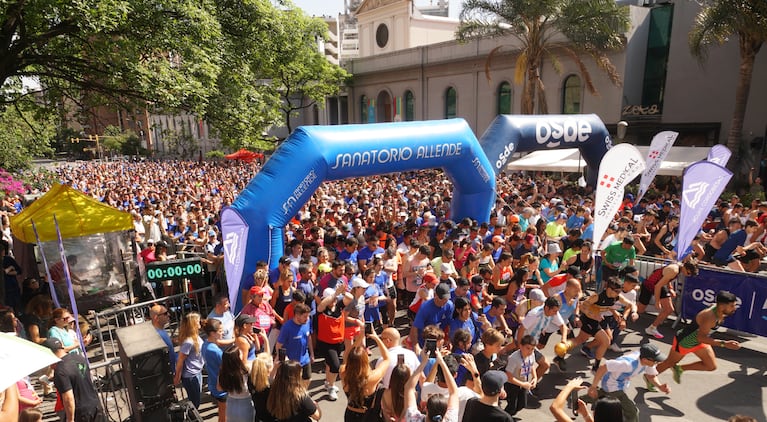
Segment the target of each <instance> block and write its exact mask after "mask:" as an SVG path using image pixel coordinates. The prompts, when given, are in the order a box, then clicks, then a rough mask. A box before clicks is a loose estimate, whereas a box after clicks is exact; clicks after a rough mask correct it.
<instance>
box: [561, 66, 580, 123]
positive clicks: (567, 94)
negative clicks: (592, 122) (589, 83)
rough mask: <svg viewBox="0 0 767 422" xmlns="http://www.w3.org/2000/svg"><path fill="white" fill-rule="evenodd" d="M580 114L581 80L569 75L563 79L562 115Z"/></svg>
mask: <svg viewBox="0 0 767 422" xmlns="http://www.w3.org/2000/svg"><path fill="white" fill-rule="evenodd" d="M580 112H581V78H580V77H578V76H577V75H570V76H568V77H567V78H565V85H564V89H563V90H562V114H578V113H580Z"/></svg>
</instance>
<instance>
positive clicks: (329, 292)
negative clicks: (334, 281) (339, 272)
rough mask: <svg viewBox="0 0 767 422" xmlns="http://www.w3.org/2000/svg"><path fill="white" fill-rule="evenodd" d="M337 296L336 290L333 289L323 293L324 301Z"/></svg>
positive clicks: (330, 288) (329, 288)
mask: <svg viewBox="0 0 767 422" xmlns="http://www.w3.org/2000/svg"><path fill="white" fill-rule="evenodd" d="M335 295H336V289H334V288H332V287H328V288H327V289H325V290H323V291H322V298H323V299H326V298H329V297H330V296H335Z"/></svg>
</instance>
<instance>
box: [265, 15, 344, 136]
mask: <svg viewBox="0 0 767 422" xmlns="http://www.w3.org/2000/svg"><path fill="white" fill-rule="evenodd" d="M276 13H277V18H276V19H274V20H270V22H271V23H272V24H271V25H270V26H269V28H268V32H269V37H267V39H266V40H264V42H263V43H262V48H266V49H267V50H268V51H270V52H271V55H272V57H271V58H270V60H267V61H264V62H263V63H262V65H261V69H262V71H263V72H264V73H265V77H266V78H268V79H270V80H271V82H270V83H269V84H268V85H267V86H266V89H267V92H268V93H269V94H271V95H272V96H273V97H278V98H280V100H281V101H280V103H279V104H280V110H282V113H283V118H284V119H285V126H286V127H287V128H288V132H291V131H292V127H291V124H290V117H291V116H295V115H296V113H297V111H299V110H302V109H306V108H309V107H312V106H314V105H315V104H316V105H319V106H320V107H324V102H323V100H324V99H325V97H327V96H330V95H335V94H337V93H338V91H339V89H340V87H341V85H342V84H343V82H344V81H345V80H346V79H347V78H348V77H349V74H348V73H347V72H346V71H345V70H344V69H342V68H341V67H339V66H336V65H334V64H332V63H330V62H328V60H327V59H326V58H325V57H324V56H323V55H322V54H320V52H319V51H318V46H317V39H318V38H323V39H327V38H328V33H327V32H328V30H327V26H326V24H325V22H323V21H322V20H321V19H319V18H311V17H308V16H307V15H306V14H305V13H304V12H303V11H302V10H301V9H299V8H296V7H292V8H287V9H286V10H278V11H276ZM286 46H289V48H286Z"/></svg>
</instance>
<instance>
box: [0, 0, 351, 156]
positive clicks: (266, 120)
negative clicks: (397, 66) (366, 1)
mask: <svg viewBox="0 0 767 422" xmlns="http://www.w3.org/2000/svg"><path fill="white" fill-rule="evenodd" d="M274 3H275V2H273V1H272V0H199V1H188V0H24V1H20V0H9V1H0V111H3V110H4V108H5V107H7V106H9V105H14V104H16V103H19V102H22V101H25V102H26V103H27V104H29V105H28V107H29V112H32V109H33V108H34V107H37V108H39V109H40V110H42V111H55V114H56V115H57V116H61V117H62V118H64V116H72V115H73V114H75V115H76V113H77V112H79V111H81V110H86V111H87V110H89V109H92V108H94V107H98V106H102V105H106V106H108V107H111V108H113V109H123V110H130V111H133V110H141V109H144V108H147V107H151V108H153V109H156V110H163V112H165V113H175V112H177V111H180V110H183V111H186V112H189V113H193V114H195V115H198V116H201V117H203V118H205V119H206V120H207V121H208V122H209V123H210V124H211V127H212V128H213V130H214V131H215V132H216V133H217V135H218V136H219V137H220V138H221V139H222V140H223V142H224V144H225V145H228V146H232V147H240V146H250V147H256V148H262V149H273V148H274V145H273V142H272V141H271V140H268V139H265V135H264V134H265V133H266V132H268V130H269V129H270V128H271V127H272V126H274V125H276V124H280V123H281V122H283V121H285V120H286V116H289V115H292V114H294V113H295V112H296V111H297V110H300V109H302V108H306V107H311V106H313V105H314V104H320V105H322V103H323V101H322V100H323V98H324V97H325V96H327V95H334V94H336V93H337V92H338V90H339V88H340V87H339V86H340V85H341V84H342V83H343V81H344V80H345V78H347V77H348V75H347V74H346V72H345V71H344V70H343V69H341V68H340V67H338V66H335V65H332V64H330V63H329V62H328V61H327V60H325V58H324V56H323V55H322V54H320V53H319V52H318V51H317V39H318V37H323V36H325V35H327V34H326V31H327V28H326V26H325V24H324V22H322V21H321V20H320V19H313V18H309V17H307V16H306V15H304V13H303V12H301V11H300V9H297V8H295V7H293V5H292V4H291V3H290V2H289V1H287V0H286V1H278V2H276V3H278V4H279V5H280V6H281V7H279V8H278V7H276V6H275V4H274ZM22 78H26V80H32V81H33V85H35V86H34V90H36V91H37V92H36V93H35V95H34V97H35V101H34V102H33V101H26V100H27V99H30V98H32V95H30V91H29V90H28V89H25V88H24V87H23V86H22V84H21V81H22ZM59 132H60V135H63V136H59V137H58V143H57V146H58V147H61V149H62V150H72V151H74V152H75V153H77V152H80V153H81V152H82V149H83V148H84V147H90V145H78V144H74V145H72V144H71V143H69V144H68V143H67V141H66V139H67V137H66V136H67V135H69V137H72V136H73V135H75V134H70V133H67V131H66V130H64V129H62V130H60V131H59ZM112 135H113V136H121V135H120V134H119V133H113V134H112ZM123 141H124V142H123ZM179 142H181V144H183V145H182V148H181V149H183V150H184V151H186V152H189V151H192V150H194V148H193V145H187V144H188V142H186V141H184V140H182V139H179ZM45 145H47V143H46V144H45ZM187 146H189V147H190V148H191V149H189V148H187ZM105 147H106V148H109V149H110V150H113V151H117V150H120V151H122V150H123V149H124V148H128V149H129V150H131V151H133V152H142V151H141V150H140V149H139V147H140V145H139V144H138V143H136V142H135V141H134V140H133V139H131V138H125V139H123V140H121V139H115V140H110V141H108V142H106V143H105ZM78 150H79V151H78Z"/></svg>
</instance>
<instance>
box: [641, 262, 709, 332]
mask: <svg viewBox="0 0 767 422" xmlns="http://www.w3.org/2000/svg"><path fill="white" fill-rule="evenodd" d="M680 273H682V274H684V276H685V277H691V276H696V275H698V263H697V261H695V260H694V259H692V260H689V261H687V262H685V263H681V262H676V263H673V264H669V265H666V266H665V267H663V268H658V269H657V270H655V271H653V272H652V274H650V276H649V277H647V278H646V279H645V281H644V282H643V283H642V287H641V288H640V290H639V299H638V300H637V302H638V303H637V312H638V313H640V314H641V313H643V312H644V311H645V309H647V305H649V304H650V299H652V298H653V297H655V307H656V308H658V310H659V312H658V316H657V317H656V318H655V321H653V323H652V324H650V326H648V327H647V328H645V330H644V331H645V333H647V334H648V335H651V336H654V337H655V338H657V339H662V338H663V334H661V333H660V332H658V327H659V326H660V325H661V324H663V321H665V320H666V318H668V316H669V315H671V314H672V313H673V312H674V298H675V297H676V289H675V288H674V286H673V285H672V284H671V282H672V281H674V280H676V279H677V277H679V274H680Z"/></svg>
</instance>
